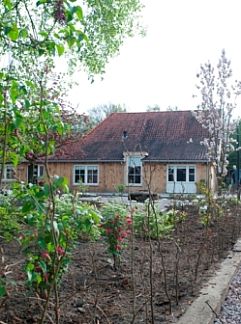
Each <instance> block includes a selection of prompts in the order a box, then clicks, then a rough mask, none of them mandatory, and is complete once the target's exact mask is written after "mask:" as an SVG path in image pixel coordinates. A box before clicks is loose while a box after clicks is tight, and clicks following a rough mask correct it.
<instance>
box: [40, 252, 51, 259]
mask: <svg viewBox="0 0 241 324" xmlns="http://www.w3.org/2000/svg"><path fill="white" fill-rule="evenodd" d="M41 258H42V259H45V260H49V261H50V260H51V258H50V255H49V253H48V252H47V251H43V252H42V253H41Z"/></svg>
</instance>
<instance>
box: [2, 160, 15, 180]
mask: <svg viewBox="0 0 241 324" xmlns="http://www.w3.org/2000/svg"><path fill="white" fill-rule="evenodd" d="M8 170H11V172H12V174H13V178H8V177H7V174H8ZM14 172H15V169H14V167H13V165H11V164H5V166H4V169H3V181H4V182H11V181H14V180H16V179H15V177H14Z"/></svg>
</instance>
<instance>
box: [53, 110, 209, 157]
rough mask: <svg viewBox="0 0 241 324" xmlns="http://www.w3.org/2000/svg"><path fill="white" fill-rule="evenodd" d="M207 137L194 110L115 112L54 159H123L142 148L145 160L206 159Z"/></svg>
mask: <svg viewBox="0 0 241 324" xmlns="http://www.w3.org/2000/svg"><path fill="white" fill-rule="evenodd" d="M123 132H125V133H124V134H125V135H126V138H125V139H124V138H123ZM205 137H207V130H205V129H204V128H203V127H202V126H201V124H200V123H199V122H198V121H197V119H196V118H195V116H194V114H193V112H191V111H165V112H141V113H113V114H111V115H110V116H109V117H108V118H106V119H105V120H104V121H103V122H102V123H100V124H99V125H98V126H97V127H96V128H94V129H93V130H92V131H91V132H90V133H89V134H88V135H86V136H85V137H84V138H83V139H81V140H78V141H76V142H74V143H72V144H68V145H66V146H65V147H63V148H62V150H60V151H58V152H57V153H56V156H55V157H54V160H59V161H61V160H74V161H80V162H82V161H83V162H84V161H88V162H90V161H121V160H123V153H124V152H140V151H141V152H147V153H148V157H146V158H145V160H152V161H153V160H159V161H177V162H178V161H194V162H195V161H206V149H205V147H204V146H203V145H201V144H200V142H201V141H202V140H203V139H204V138H205ZM61 152H62V153H61ZM51 160H52V159H51Z"/></svg>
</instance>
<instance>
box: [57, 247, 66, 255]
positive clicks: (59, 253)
mask: <svg viewBox="0 0 241 324" xmlns="http://www.w3.org/2000/svg"><path fill="white" fill-rule="evenodd" d="M56 252H57V254H58V255H61V256H62V255H64V253H65V251H64V248H62V246H60V245H58V246H57V247H56Z"/></svg>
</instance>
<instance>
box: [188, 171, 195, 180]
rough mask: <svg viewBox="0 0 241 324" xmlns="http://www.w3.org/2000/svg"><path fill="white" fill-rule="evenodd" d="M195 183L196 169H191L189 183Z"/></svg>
mask: <svg viewBox="0 0 241 324" xmlns="http://www.w3.org/2000/svg"><path fill="white" fill-rule="evenodd" d="M194 181H195V169H194V168H193V167H189V182H194Z"/></svg>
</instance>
